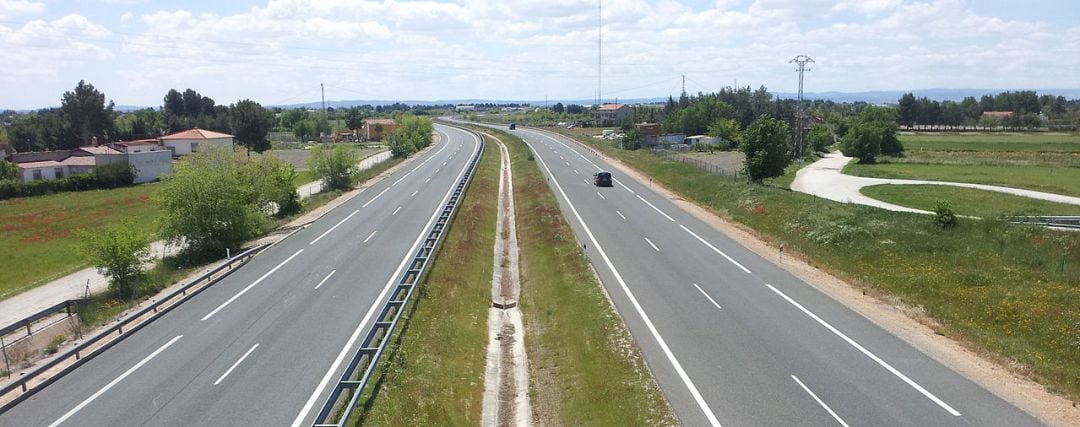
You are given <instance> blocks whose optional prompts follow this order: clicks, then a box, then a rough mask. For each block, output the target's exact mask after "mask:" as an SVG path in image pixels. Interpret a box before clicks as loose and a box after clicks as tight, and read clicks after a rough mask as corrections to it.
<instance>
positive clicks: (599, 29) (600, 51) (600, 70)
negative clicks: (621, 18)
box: [596, 0, 604, 105]
mask: <svg viewBox="0 0 1080 427" xmlns="http://www.w3.org/2000/svg"><path fill="white" fill-rule="evenodd" d="M596 5H597V6H596V105H602V104H603V99H604V98H603V96H602V95H601V92H600V88H601V83H603V76H604V62H603V61H604V36H603V34H604V0H597V2H596Z"/></svg>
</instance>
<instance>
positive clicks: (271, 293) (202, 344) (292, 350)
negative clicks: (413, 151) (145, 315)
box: [0, 125, 478, 426]
mask: <svg viewBox="0 0 1080 427" xmlns="http://www.w3.org/2000/svg"><path fill="white" fill-rule="evenodd" d="M436 130H437V131H438V132H439V133H441V134H442V136H443V142H442V143H440V144H438V145H436V146H435V147H433V149H432V150H430V151H429V152H428V153H427V154H425V155H423V156H421V157H419V158H417V159H415V160H414V161H413V162H412V163H411V164H409V165H408V166H407V167H404V168H401V169H399V170H398V171H397V172H396V173H394V174H393V175H392V176H389V177H387V178H386V179H384V180H383V181H381V182H380V183H379V184H377V185H375V186H373V187H371V188H368V189H367V190H365V191H364V192H363V193H360V194H359V195H358V196H356V197H355V198H354V199H352V200H351V201H349V202H347V203H345V204H343V205H342V206H339V207H338V208H336V209H334V210H333V211H331V212H330V213H328V214H327V215H325V216H323V217H322V218H321V219H319V220H318V221H316V222H315V223H313V224H311V225H310V226H308V227H307V228H306V229H303V230H302V231H300V232H298V233H296V234H294V235H292V236H291V237H289V238H288V239H286V240H284V241H282V242H280V243H278V244H277V245H275V246H273V247H271V248H270V249H269V250H268V251H267V252H265V253H263V254H261V255H259V256H257V257H255V258H254V259H253V260H252V261H251V262H249V263H248V264H246V265H244V266H243V267H241V268H240V269H239V270H237V271H236V272H234V273H233V274H232V275H230V276H228V277H227V278H225V279H224V280H222V281H221V282H219V283H217V284H215V285H214V286H212V287H210V288H209V289H207V290H206V291H204V292H202V293H201V294H199V295H197V296H195V297H193V298H192V299H190V300H188V301H187V302H185V303H184V304H182V305H181V306H179V307H177V308H176V309H174V310H173V311H171V312H169V313H168V314H166V315H164V316H163V317H162V318H160V319H158V320H157V321H155V322H153V323H152V324H150V325H148V326H147V327H145V328H143V329H142V330H140V331H138V332H136V333H135V334H133V335H132V336H130V337H128V338H127V339H126V340H124V341H123V342H121V343H119V344H117V345H116V346H114V347H113V348H111V349H109V350H108V351H106V352H105V353H103V354H102V355H100V356H98V357H97V358H95V359H93V360H91V361H90V362H88V363H86V364H85V365H84V366H82V367H80V368H79V369H77V370H75V371H74V372H72V373H71V374H69V375H67V376H65V377H63V378H61V379H60V380H58V381H56V382H55V383H53V384H51V385H49V386H48V387H46V388H45V389H43V390H41V391H40V392H38V393H37V394H35V395H34V396H33V397H31V398H30V399H27V400H26V401H24V402H22V403H20V404H19V405H17V406H15V407H14V408H12V409H11V410H9V411H8V412H6V413H4V414H0V426H44V425H60V424H63V425H72V426H126V425H162V426H193V425H200V426H203V425H205V426H210V425H217V426H224V425H269V426H283V425H290V424H293V425H302V424H307V425H310V422H311V420H312V419H313V418H314V416H315V415H316V414H317V413H318V410H319V409H320V408H321V405H322V403H323V401H324V400H325V398H326V395H327V394H328V393H329V391H330V389H332V387H333V385H334V382H335V381H336V380H337V378H338V376H339V375H340V372H341V370H342V369H343V368H344V363H347V362H348V360H347V359H348V357H347V356H349V355H351V352H350V351H351V350H352V348H354V347H355V346H358V345H359V341H360V340H359V339H358V337H359V338H362V332H364V331H366V329H367V328H368V327H369V326H370V322H371V318H372V317H373V315H372V312H373V311H374V310H375V309H377V305H378V303H379V302H381V299H384V298H385V297H386V292H385V290H387V289H389V288H390V286H391V285H392V284H393V283H396V279H397V278H398V275H399V274H400V272H401V271H402V268H403V266H404V262H405V261H406V258H408V257H410V256H411V254H412V252H413V250H415V247H416V245H418V244H419V242H420V240H421V238H422V236H424V235H425V234H426V231H427V230H428V228H429V227H430V226H431V224H433V223H434V221H435V219H436V215H437V213H438V212H439V211H440V210H441V207H442V206H443V204H444V203H445V200H446V199H447V198H448V197H449V195H450V191H451V189H452V187H453V185H454V184H455V183H457V181H458V179H459V178H460V176H461V174H462V173H463V172H464V170H465V168H466V166H467V164H468V160H469V159H470V158H471V156H472V155H473V153H474V152H475V150H476V149H477V147H478V141H477V140H476V139H475V138H474V137H473V136H472V135H471V134H468V133H466V132H463V131H460V130H457V129H454V128H449V127H446V126H441V125H436ZM410 248H412V250H410Z"/></svg>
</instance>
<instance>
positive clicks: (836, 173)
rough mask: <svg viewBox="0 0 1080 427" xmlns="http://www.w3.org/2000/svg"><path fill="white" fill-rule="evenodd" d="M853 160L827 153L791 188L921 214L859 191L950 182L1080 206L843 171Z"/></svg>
mask: <svg viewBox="0 0 1080 427" xmlns="http://www.w3.org/2000/svg"><path fill="white" fill-rule="evenodd" d="M852 160H854V158H852V157H845V156H844V155H843V154H840V153H839V152H833V153H829V154H826V155H825V157H823V158H822V159H821V160H818V161H816V162H814V163H812V164H810V166H807V167H805V168H803V169H802V170H800V171H799V172H798V173H797V174H796V175H795V181H793V182H792V183H791V189H792V190H795V191H798V192H802V193H806V194H812V195H815V196H818V197H822V198H825V199H829V200H835V201H838V202H843V203H858V204H860V205H867V206H874V207H878V208H882V209H888V210H891V211H899V212H916V213H922V214H929V213H932V212H928V211H924V210H919V209H912V208H908V207H904V206H899V205H894V204H892V203H886V202H883V201H880V200H877V199H873V198H870V197H867V196H864V195H863V194H862V192H860V190H861V189H862V188H863V187H868V186H871V185H882V184H896V185H913V184H927V185H951V186H955V187H965V188H974V189H977V190H987V191H996V192H999V193H1006V194H1013V195H1017V196H1023V197H1030V198H1032V199H1039V200H1047V201H1051V202H1057V203H1067V204H1072V205H1080V197H1071V196H1063V195H1060V194H1053V193H1044V192H1041V191H1032V190H1023V189H1019V188H1010V187H1000V186H996V185H984V184H970V183H966V182H949V181H925V180H916V179H884V178H866V177H861V176H852V175H845V174H844V173H842V172H841V171H842V170H843V169H844V166H845V165H847V164H848V162H850V161H852Z"/></svg>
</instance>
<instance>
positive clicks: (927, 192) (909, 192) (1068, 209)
mask: <svg viewBox="0 0 1080 427" xmlns="http://www.w3.org/2000/svg"><path fill="white" fill-rule="evenodd" d="M861 191H862V193H863V194H865V195H867V196H870V197H873V198H875V199H878V200H881V201H884V202H889V203H892V204H895V205H900V206H906V207H909V208H915V209H922V210H925V211H933V210H934V207H935V206H937V203H938V201H940V200H946V201H948V202H949V205H950V206H951V207H952V209H953V211H955V212H956V213H957V214H959V215H968V216H976V217H980V218H998V217H1000V216H1001V215H1014V214H1024V215H1080V206H1077V205H1069V204H1063V203H1054V202H1048V201H1045V200H1036V199H1031V198H1027V197H1022V196H1014V195H1011V194H1003V193H997V192H993V191H986V190H976V189H972V188H961V187H950V186H945V185H874V186H870V187H864V188H863V189H862V190H861Z"/></svg>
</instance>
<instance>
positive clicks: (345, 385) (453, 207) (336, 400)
mask: <svg viewBox="0 0 1080 427" xmlns="http://www.w3.org/2000/svg"><path fill="white" fill-rule="evenodd" d="M469 132H470V133H471V132H472V131H469ZM479 140H480V149H479V150H477V151H476V155H475V156H474V157H473V159H472V160H471V161H470V162H469V166H468V167H467V168H466V171H465V173H464V174H463V175H462V177H461V180H460V181H458V183H457V187H456V188H455V189H454V192H453V193H452V194H451V196H450V199H449V200H447V202H446V205H445V206H443V210H442V213H440V214H439V219H438V220H437V221H436V222H435V225H433V226H432V227H431V230H430V231H428V234H427V238H426V239H425V240H424V243H423V245H421V246H420V248H419V249H417V251H416V253H415V254H414V255H413V259H412V262H410V263H409V268H408V269H407V270H405V272H404V273H402V275H401V278H400V279H399V280H398V284H397V287H396V288H395V289H394V291H393V293H391V294H390V297H389V298H388V299H387V300H386V302H384V303H383V306H382V309H381V310H379V316H378V317H376V318H375V323H373V324H372V326H371V329H370V330H368V333H367V335H365V336H364V340H363V341H362V342H361V344H360V348H359V349H358V350H357V351H356V353H354V354H353V357H352V359H351V360H350V361H349V364H348V365H347V366H346V368H345V372H343V373H342V374H341V378H340V379H339V380H338V383H337V385H336V386H335V387H334V391H333V392H331V393H330V397H328V398H327V399H326V402H325V403H324V404H323V407H322V410H320V411H319V414H318V416H317V417H316V418H315V421H314V423H313V424H312V425H313V426H314V427H329V426H337V427H340V426H342V425H344V424H345V423H346V422H347V421H348V420H349V417H350V416H351V415H352V413H353V411H354V410H355V409H356V405H357V403H358V402H359V400H360V395H361V394H363V392H364V388H365V387H366V386H367V384H368V382H369V381H371V377H372V374H373V373H374V372H375V368H376V367H377V365H378V362H379V358H380V357H382V354H383V352H384V351H385V350H386V345H387V343H389V341H390V337H391V336H392V335H393V333H394V329H395V328H396V327H397V325H398V322H399V321H400V320H401V314H402V313H403V312H404V311H405V306H406V305H407V304H408V303H409V300H410V299H411V297H412V294H413V291H414V290H415V289H416V285H417V284H418V283H419V281H420V278H421V277H423V275H424V273H425V272H426V271H427V267H428V265H429V261H430V260H431V258H433V257H434V255H435V252H436V251H437V250H438V247H439V244H440V243H441V242H442V237H443V233H444V231H445V230H446V228H447V227H448V226H449V225H450V221H451V219H452V218H453V216H454V213H456V212H457V207H458V202H459V201H460V200H461V197H462V195H463V194H464V193H465V189H466V188H467V187H468V185H469V182H471V178H472V175H473V173H474V172H475V170H476V164H477V163H478V162H479V161H480V157H481V156H482V155H483V154H484V142H483V141H484V139H483V138H479ZM358 373H360V377H359V378H356V379H353V378H354V377H356V376H357V374H358ZM346 392H351V394H350V395H348V396H347V397H348V401H347V402H346V403H345V406H344V407H342V408H341V410H340V411H335V409H337V408H338V407H339V406H340V403H341V402H340V401H341V400H342V398H343V397H345V396H346ZM334 415H337V416H336V417H335V419H334V420H330V418H331V417H332V416H334Z"/></svg>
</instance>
